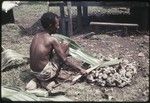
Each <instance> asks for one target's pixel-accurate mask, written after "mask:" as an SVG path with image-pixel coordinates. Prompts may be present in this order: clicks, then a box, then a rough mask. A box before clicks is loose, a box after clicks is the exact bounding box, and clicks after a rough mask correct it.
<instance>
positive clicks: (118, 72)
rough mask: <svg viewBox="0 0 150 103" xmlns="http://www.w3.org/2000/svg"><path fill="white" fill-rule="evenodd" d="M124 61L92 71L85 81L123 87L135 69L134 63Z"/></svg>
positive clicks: (134, 72) (128, 81)
mask: <svg viewBox="0 0 150 103" xmlns="http://www.w3.org/2000/svg"><path fill="white" fill-rule="evenodd" d="M125 61H126V60H124V61H123V62H122V63H119V64H118V65H115V66H107V67H103V68H98V69H96V70H94V71H92V72H91V73H90V74H89V75H88V76H87V82H88V83H94V84H96V85H99V86H116V87H124V86H126V85H130V84H131V81H132V77H133V76H134V75H135V74H136V73H137V71H136V67H135V63H127V62H125Z"/></svg>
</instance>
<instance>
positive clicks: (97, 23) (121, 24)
mask: <svg viewBox="0 0 150 103" xmlns="http://www.w3.org/2000/svg"><path fill="white" fill-rule="evenodd" d="M90 25H106V26H108V25H109V26H135V27H138V26H139V25H138V24H131V23H109V22H90Z"/></svg>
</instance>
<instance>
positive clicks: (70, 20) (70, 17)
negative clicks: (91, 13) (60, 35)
mask: <svg viewBox="0 0 150 103" xmlns="http://www.w3.org/2000/svg"><path fill="white" fill-rule="evenodd" d="M67 11H68V35H69V36H72V35H73V31H72V11H71V2H67Z"/></svg>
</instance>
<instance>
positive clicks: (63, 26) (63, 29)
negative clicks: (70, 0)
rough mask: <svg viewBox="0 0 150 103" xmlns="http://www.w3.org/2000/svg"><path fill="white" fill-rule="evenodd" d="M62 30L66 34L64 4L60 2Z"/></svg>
mask: <svg viewBox="0 0 150 103" xmlns="http://www.w3.org/2000/svg"><path fill="white" fill-rule="evenodd" d="M60 17H61V20H60V30H61V33H62V34H63V35H66V25H65V13H64V4H60Z"/></svg>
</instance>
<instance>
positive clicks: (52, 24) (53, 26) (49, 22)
mask: <svg viewBox="0 0 150 103" xmlns="http://www.w3.org/2000/svg"><path fill="white" fill-rule="evenodd" d="M40 20H41V24H42V27H43V28H44V29H45V30H46V31H48V32H50V33H56V31H57V30H58V29H59V18H58V15H56V14H54V13H52V12H47V13H44V14H43V15H42V17H41V19H40Z"/></svg>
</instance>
